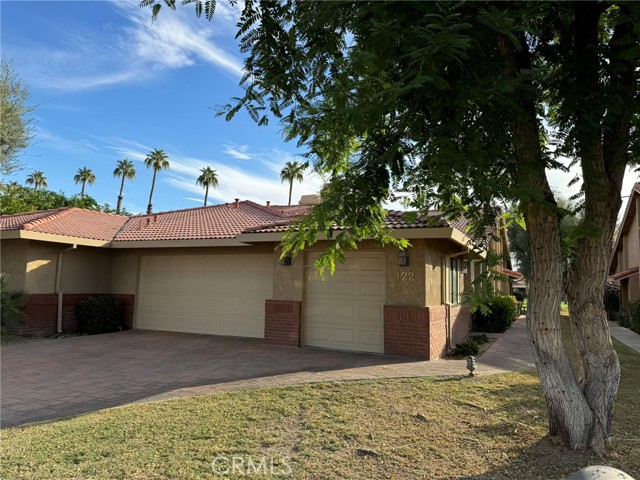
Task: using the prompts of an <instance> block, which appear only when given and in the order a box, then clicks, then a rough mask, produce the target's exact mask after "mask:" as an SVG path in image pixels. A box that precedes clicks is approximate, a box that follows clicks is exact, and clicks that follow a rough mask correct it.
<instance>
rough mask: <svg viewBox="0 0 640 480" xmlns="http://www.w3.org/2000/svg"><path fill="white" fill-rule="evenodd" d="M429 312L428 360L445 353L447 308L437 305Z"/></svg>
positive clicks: (429, 308) (430, 308) (442, 355)
mask: <svg viewBox="0 0 640 480" xmlns="http://www.w3.org/2000/svg"><path fill="white" fill-rule="evenodd" d="M428 310H429V360H432V359H434V358H441V357H444V356H445V354H446V353H447V307H446V306H445V305H438V306H434V307H428Z"/></svg>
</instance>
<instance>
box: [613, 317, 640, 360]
mask: <svg viewBox="0 0 640 480" xmlns="http://www.w3.org/2000/svg"><path fill="white" fill-rule="evenodd" d="M609 330H610V331H611V336H612V337H613V338H615V339H616V340H619V341H621V342H622V343H624V344H625V345H626V346H627V347H629V348H632V349H634V350H635V351H636V352H638V353H640V335H638V334H637V333H636V332H634V331H632V330H629V329H628V328H624V327H621V326H620V325H618V324H617V323H615V322H609Z"/></svg>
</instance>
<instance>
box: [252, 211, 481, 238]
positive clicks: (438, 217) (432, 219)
mask: <svg viewBox="0 0 640 480" xmlns="http://www.w3.org/2000/svg"><path fill="white" fill-rule="evenodd" d="M307 208H309V207H307ZM405 213H406V212H401V211H399V210H390V211H389V213H388V214H387V218H385V222H384V223H385V227H387V228H392V229H395V230H398V229H405V228H439V227H440V228H442V227H453V228H455V229H457V230H460V231H461V232H462V233H467V227H468V226H469V220H467V219H466V218H462V219H458V220H453V221H449V220H446V219H444V218H442V213H441V212H440V211H438V210H432V211H430V212H429V215H428V218H425V217H423V216H419V217H417V218H415V219H413V220H412V221H409V220H408V219H407V218H406V216H405ZM288 228H289V221H286V220H285V221H283V220H280V221H277V222H273V223H270V224H264V225H260V226H257V227H253V228H248V229H247V230H245V233H282V232H286V231H287V230H288ZM341 228H342V227H339V226H336V227H335V229H336V230H340V229H341Z"/></svg>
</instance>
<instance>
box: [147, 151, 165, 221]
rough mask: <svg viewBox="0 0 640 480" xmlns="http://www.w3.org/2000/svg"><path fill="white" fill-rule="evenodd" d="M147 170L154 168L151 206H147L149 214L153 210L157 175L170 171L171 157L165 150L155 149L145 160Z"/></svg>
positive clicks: (150, 196) (150, 198) (150, 197)
mask: <svg viewBox="0 0 640 480" xmlns="http://www.w3.org/2000/svg"><path fill="white" fill-rule="evenodd" d="M144 164H145V165H146V166H147V168H153V180H152V181H151V192H150V193H149V205H147V213H151V211H152V210H153V205H152V203H151V202H152V200H153V190H154V188H155V186H156V175H157V174H158V172H159V171H160V170H169V156H168V155H167V154H166V153H165V152H164V150H158V149H157V148H155V149H153V150H152V151H151V152H149V154H148V155H147V156H146V157H145V159H144Z"/></svg>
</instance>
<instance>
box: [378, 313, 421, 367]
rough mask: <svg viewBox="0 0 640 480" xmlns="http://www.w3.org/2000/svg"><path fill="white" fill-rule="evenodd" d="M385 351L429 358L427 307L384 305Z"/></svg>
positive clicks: (390, 353)
mask: <svg viewBox="0 0 640 480" xmlns="http://www.w3.org/2000/svg"><path fill="white" fill-rule="evenodd" d="M384 353H385V354H387V355H403V356H408V357H420V358H429V311H428V309H427V307H411V306H404V305H385V306H384Z"/></svg>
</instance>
